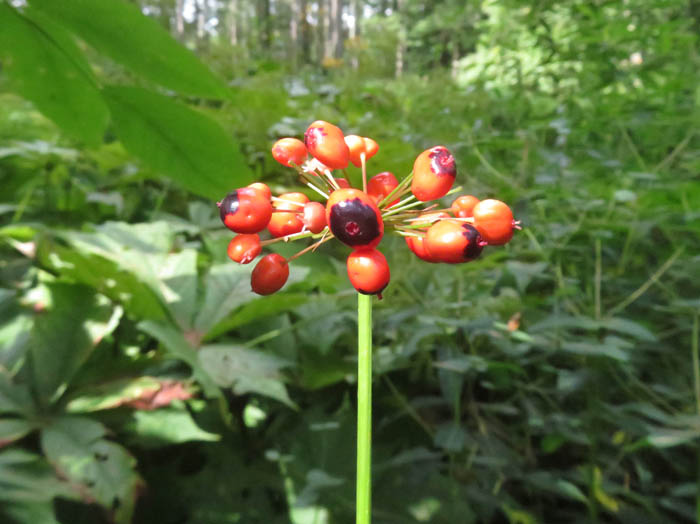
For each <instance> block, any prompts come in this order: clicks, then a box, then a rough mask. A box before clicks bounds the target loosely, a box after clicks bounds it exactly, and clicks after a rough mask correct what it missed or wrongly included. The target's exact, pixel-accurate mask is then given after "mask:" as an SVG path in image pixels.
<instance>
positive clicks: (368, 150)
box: [345, 135, 379, 167]
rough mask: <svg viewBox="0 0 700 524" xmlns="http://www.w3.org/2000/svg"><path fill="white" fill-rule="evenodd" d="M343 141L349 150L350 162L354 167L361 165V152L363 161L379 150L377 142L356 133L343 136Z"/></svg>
mask: <svg viewBox="0 0 700 524" xmlns="http://www.w3.org/2000/svg"><path fill="white" fill-rule="evenodd" d="M345 143H346V144H347V146H348V150H349V152H350V157H349V158H350V162H352V163H353V164H355V166H356V167H360V166H361V165H362V153H364V154H365V161H366V160H369V159H370V158H372V157H373V156H374V155H376V154H377V151H379V144H377V143H376V142H375V141H374V140H372V139H371V138H366V137H362V136H357V135H348V136H346V137H345Z"/></svg>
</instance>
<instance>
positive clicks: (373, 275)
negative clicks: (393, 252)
mask: <svg viewBox="0 0 700 524" xmlns="http://www.w3.org/2000/svg"><path fill="white" fill-rule="evenodd" d="M347 268H348V278H349V279H350V283H351V284H352V285H353V287H354V288H355V289H356V290H357V291H358V292H359V293H362V294H363V295H380V298H381V292H382V291H383V290H384V288H386V286H387V284H389V278H390V273H389V264H387V261H386V258H384V255H382V254H381V253H380V252H379V251H377V250H376V249H357V250H355V251H353V252H352V253H350V256H349V257H348V260H347Z"/></svg>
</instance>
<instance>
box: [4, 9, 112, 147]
mask: <svg viewBox="0 0 700 524" xmlns="http://www.w3.org/2000/svg"><path fill="white" fill-rule="evenodd" d="M0 27H2V31H0V61H1V62H2V65H3V69H5V70H6V71H7V73H8V78H9V87H10V89H11V90H13V91H15V92H16V93H18V94H19V95H21V96H23V97H25V98H27V99H28V100H31V101H32V102H33V103H34V105H35V106H36V107H37V109H38V110H39V111H41V112H42V113H43V114H45V115H46V116H47V117H48V118H50V119H51V120H53V121H54V122H55V123H56V124H57V125H58V126H59V127H61V128H62V129H63V130H65V131H66V133H68V134H70V135H71V136H73V137H75V138H77V139H79V140H83V141H85V142H87V143H88V144H90V145H97V144H98V143H100V142H101V141H102V135H103V133H104V130H105V127H106V126H107V118H108V112H107V106H106V105H105V103H104V101H103V100H102V97H101V95H100V92H99V90H98V88H97V84H96V81H95V79H94V77H93V75H92V71H91V70H90V66H88V64H87V62H86V61H85V58H84V57H83V55H82V53H81V52H80V50H79V49H78V47H77V46H76V45H75V42H73V40H72V39H71V36H70V35H69V34H68V33H66V32H65V31H64V30H63V29H62V28H61V27H60V26H58V25H57V24H56V23H55V22H53V21H52V20H50V19H48V18H47V17H44V16H40V14H39V13H37V12H35V11H32V10H31V9H26V10H25V11H24V12H23V13H20V12H19V11H17V10H16V9H13V8H12V7H10V6H9V5H8V4H7V3H6V2H0Z"/></svg>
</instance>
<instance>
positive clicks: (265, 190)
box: [247, 182, 272, 200]
mask: <svg viewBox="0 0 700 524" xmlns="http://www.w3.org/2000/svg"><path fill="white" fill-rule="evenodd" d="M247 187H250V188H251V189H257V190H258V191H260V192H261V193H262V194H263V195H264V196H265V198H267V199H268V200H270V197H271V196H272V191H270V188H269V187H268V185H267V184H263V183H262V182H253V183H252V184H248V186H247Z"/></svg>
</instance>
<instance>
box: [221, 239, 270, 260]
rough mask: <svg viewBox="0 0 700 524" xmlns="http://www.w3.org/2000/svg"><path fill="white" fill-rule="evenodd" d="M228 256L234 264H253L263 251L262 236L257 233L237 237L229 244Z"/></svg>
mask: <svg viewBox="0 0 700 524" xmlns="http://www.w3.org/2000/svg"><path fill="white" fill-rule="evenodd" d="M227 251H228V256H229V258H230V259H231V260H233V261H234V262H238V263H240V264H247V263H249V262H252V261H253V260H254V259H255V257H257V256H258V255H259V254H260V252H261V251H262V246H261V245H260V236H259V235H257V234H256V233H254V234H252V235H236V236H235V237H233V238H232V239H231V242H229V243H228V250H227Z"/></svg>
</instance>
